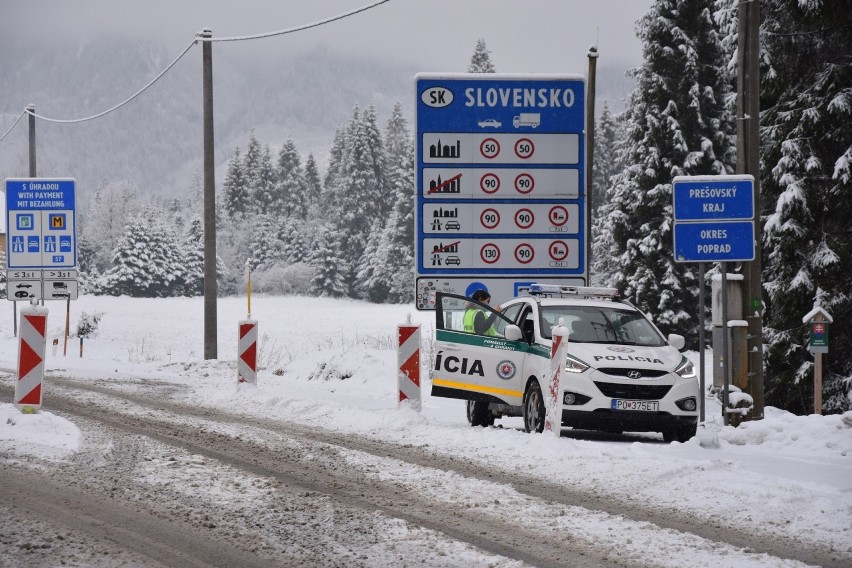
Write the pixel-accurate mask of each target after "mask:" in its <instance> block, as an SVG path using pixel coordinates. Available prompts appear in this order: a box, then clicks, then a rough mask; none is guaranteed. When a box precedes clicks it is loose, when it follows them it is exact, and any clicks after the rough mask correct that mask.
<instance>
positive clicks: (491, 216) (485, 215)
mask: <svg viewBox="0 0 852 568" xmlns="http://www.w3.org/2000/svg"><path fill="white" fill-rule="evenodd" d="M479 222H480V223H482V226H483V227H485V228H486V229H494V228H495V227H497V225H499V224H500V213H498V212H497V210H496V209H491V208H490V207H489V208H488V209H486V210H484V211H483V212H482V214H481V215H480V216H479Z"/></svg>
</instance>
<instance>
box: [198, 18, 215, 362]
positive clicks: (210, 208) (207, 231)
mask: <svg viewBox="0 0 852 568" xmlns="http://www.w3.org/2000/svg"><path fill="white" fill-rule="evenodd" d="M200 36H201V37H202V38H206V39H207V40H209V39H210V38H212V37H213V31H212V30H210V29H204V30H203V31H202V32H201V34H200ZM201 52H202V56H201V59H202V65H203V73H202V81H201V82H202V85H203V87H202V100H203V114H204V358H205V359H216V358H217V343H218V341H217V330H216V326H217V321H216V295H217V293H218V290H217V284H216V178H215V163H214V155H213V42H212V41H202V42H201Z"/></svg>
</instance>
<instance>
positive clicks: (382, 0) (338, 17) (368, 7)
mask: <svg viewBox="0 0 852 568" xmlns="http://www.w3.org/2000/svg"><path fill="white" fill-rule="evenodd" d="M387 2H390V0H378V1H377V2H373V3H372V4H368V5H366V6H362V7H360V8H356V9H354V10H350V11H349V12H344V13H342V14H338V15H336V16H332V17H330V18H326V19H324V20H320V21H317V22H313V23H310V24H305V25H302V26H297V27H294V28H289V29H286V30H279V31H275V32H268V33H263V34H254V35H248V36H238V37H222V38H212V37H210V38H208V37H202V36H201V34H200V32H199V33H196V34H195V37H194V38H193V40H192V42H191V43H190V44H189V45H188V46H186V49H184V50H183V51H182V52H181V54H180V55H178V56H177V57H176V58H175V59H174V61H172V62H171V63H169V65H168V66H167V67H166V68H165V69H163V70H162V71H161V72H160V73H159V74H158V75H157V76H156V77H154V78H153V79H152V80H151V81H150V82H149V83H148V84H147V85H145V86H144V87H142V88H141V89H139V90H138V91H136V92H135V93H134V94H133V95H131V96H130V97H128V98H127V99H125V100H124V101H122V102H120V103H118V104H117V105H115V106H113V107H112V108H109V109H107V110H105V111H103V112H99V113H98V114H93V115H92V116H87V117H85V118H73V119H61V118H51V117H48V116H44V115H41V114H37V113H35V112H33V111H31V110H30V109H29V108H27V109H25V110H24V111H23V112H22V113H21V114H20V115H19V116H18V118H17V120H15V122H14V124H12V126H11V127H9V130H7V131H6V133H5V134H3V136H0V142H2V141H3V139H5V138H6V137H7V136H8V135H9V133H10V132H11V131H12V130H13V129H14V128H15V126H17V124H18V122H20V121H21V118H23V116H24V115H25V114H31V115H33V116H34V117H36V118H38V119H41V120H44V121H47V122H56V123H61V124H75V123H79V122H86V121H89V120H94V119H96V118H100V117H102V116H105V115H107V114H109V113H111V112H113V111H115V110H118V109H120V108H121V107H123V106H124V105H126V104H128V103H129V102H130V101H132V100H133V99H135V98H136V97H138V96H139V95H141V94H142V93H144V92H145V91H146V90H148V89H149V88H150V87H151V86H152V85H154V83H156V82H157V81H159V80H160V78H161V77H162V76H163V75H165V74H166V73H167V72H168V71H169V70H170V69H171V68H172V67H174V66H175V65H176V64H177V62H178V61H180V60H181V58H183V56H184V55H186V54H187V52H189V50H190V49H191V48H192V46H193V45H195V44H196V43H198V42H199V41H210V42H213V41H244V40H251V39H262V38H267V37H273V36H278V35H285V34H291V33H294V32H298V31H302V30H307V29H311V28H316V27H319V26H323V25H325V24H330V23H332V22H336V21H338V20H342V19H344V18H348V17H350V16H354V15H355V14H360V13H361V12H366V11H367V10H371V9H373V8H375V7H377V6H380V5H382V4H386V3H387Z"/></svg>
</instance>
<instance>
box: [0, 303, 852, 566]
mask: <svg viewBox="0 0 852 568" xmlns="http://www.w3.org/2000/svg"><path fill="white" fill-rule="evenodd" d="M59 306H60V304H56V305H55V307H54V306H53V305H50V306H49V307H50V308H51V310H52V314H51V316H50V317H49V330H50V331H51V333H52V334H53V335H59V334H58V333H56V332H57V331H60V332H61V325H62V324H64V313H63V312H62V310H60V309H59ZM62 308H63V309H64V306H62ZM243 308H244V300H239V299H222V300H220V302H219V322H220V332H219V337H220V344H219V357H220V359H219V360H217V361H204V360H202V359H201V356H200V354H201V351H202V349H201V340H202V338H201V334H200V332H199V331H198V330H200V329H201V328H202V326H201V318H202V300H201V299H200V298H196V299H167V300H135V299H129V298H101V297H98V298H94V297H85V296H84V297H82V298H81V299H80V300H79V301H78V302H74V303H73V305H72V311H71V322H72V327H74V325H75V322H76V321H78V320H79V317H80V313H81V312H84V311H85V312H88V313H92V312H103V313H104V317H103V319H102V320H101V324H100V326H99V334H98V337H96V338H94V339H92V340H87V341H86V343H85V345H84V356H83V357H82V358H80V357H79V353H78V350H77V349H75V348H77V347H78V343H77V341H76V340H74V341H72V342H71V343H69V352H68V355H67V356H66V357H63V356H62V354H61V353H62V341H60V345H59V346H58V353H57V355H56V356H54V355H53V354H52V353H51V347H50V346H49V347H48V361H47V368H48V380H47V382H46V393H45V408H44V410H45V412H43V413H41V414H40V415H36V416H23V415H21V414H20V413H17V411H15V410H14V409H12V407H11V405H10V404H8V403H6V402H4V403H3V404H0V453H2V454H3V455H6V456H17V457H19V458H25V457H26V456H28V455H29V456H33V457H38V458H49V459H61V458H62V456H63V455H67V453H68V452H74V451H76V450H77V449H78V448H79V444H80V443H81V440H80V433H79V429H77V428H76V426H75V425H73V424H71V423H70V422H68V421H67V420H65V419H63V418H60V417H58V416H56V415H53V414H51V413H50V379H49V377H50V375H51V374H52V373H57V374H59V373H61V374H63V375H68V376H74V377H80V378H84V379H86V380H98V381H104V382H106V383H107V384H110V385H111V386H112V387H113V388H117V387H121V388H123V389H128V390H132V391H136V390H141V389H144V385H145V383H146V382H154V381H156V382H159V383H170V384H174V385H176V386H179V387H180V388H181V389H182V390H181V392H185V393H186V395H184V397H185V399H186V400H187V401H191V402H194V403H196V404H198V405H199V406H205V407H207V406H209V407H213V408H217V409H221V410H224V411H230V412H236V413H245V414H251V415H263V416H265V417H267V418H273V419H275V420H280V421H293V422H297V423H300V424H305V425H310V426H313V427H316V428H323V429H329V430H333V431H338V432H342V433H347V432H348V433H353V434H359V435H363V436H367V437H371V438H374V439H379V440H386V441H388V442H393V443H397V444H411V445H414V446H428V447H429V448H430V449H432V450H435V451H438V452H441V453H444V454H449V455H457V456H459V457H464V458H465V459H468V460H473V461H477V462H479V463H482V464H489V465H490V466H491V467H494V468H498V469H502V470H505V471H516V470H518V469H523V470H525V471H527V472H528V473H529V474H530V475H532V476H536V477H539V478H541V479H543V480H548V481H550V482H555V483H562V484H565V485H566V486H572V487H576V488H583V489H586V490H588V491H591V492H594V493H599V494H608V495H613V496H614V497H616V498H619V499H625V500H630V499H637V500H643V501H644V502H646V503H652V504H654V505H655V506H658V507H660V508H671V509H676V510H681V511H687V512H691V513H693V514H694V515H696V516H699V517H701V518H704V519H706V520H707V522H708V523H709V522H713V520H714V519H718V518H725V519H727V520H728V522H730V523H732V524H734V525H735V526H741V527H742V528H743V530H744V531H759V532H764V533H769V534H776V535H778V536H781V537H785V538H797V539H802V540H804V541H807V542H813V543H817V544H820V545H823V546H826V547H828V548H833V549H835V550H838V551H840V552H842V553H844V554H846V555H849V554H852V548H850V546H852V545H850V543H852V535H850V532H849V531H850V529H849V527H850V526H852V522H850V521H852V413H846V414H845V415H843V416H826V417H820V416H804V417H798V416H793V415H791V414H788V413H785V412H782V411H779V410H776V409H771V408H770V409H768V410H767V416H766V419H765V420H763V421H760V422H752V423H746V424H743V425H741V426H740V427H739V428H732V427H721V426H720V425H719V424H718V423H717V422H718V420H717V419H716V417H717V416H718V415H719V409H718V406H713V405H712V404H713V403H712V401H711V404H710V405H708V410H707V416H708V417H709V418H711V419H712V420H714V421H712V422H711V423H710V424H709V425H708V428H712V429H713V430H714V431H716V433H717V435H718V437H719V440H720V447H719V448H716V449H705V448H702V447H701V446H700V445H699V444H698V441H697V440H696V439H693V440H691V441H689V442H687V443H685V444H678V443H673V444H663V443H662V442H661V439H660V438H659V437H658V436H655V435H626V436H621V437H619V436H594V435H589V436H575V435H574V434H573V433H571V432H570V431H566V433H565V434H564V435H563V437H562V438H561V439H559V440H556V439H553V438H551V437H549V436H530V435H527V434H524V433H523V432H520V431H517V427H519V425H520V422H519V421H518V420H517V419H504V420H503V421H501V422H502V423H501V424H500V425H502V426H503V428H489V429H479V428H476V429H474V428H470V427H469V426H468V425H467V423H466V421H465V419H464V412H463V405H462V403H461V402H460V401H453V400H445V399H432V398H431V397H429V396H428V394H425V393H428V390H429V389H428V385H425V388H424V404H423V412H422V413H415V412H413V411H411V410H410V409H401V410H400V409H397V404H396V373H395V365H396V354H395V351H394V338H395V333H396V325H397V324H399V323H402V322H403V321H405V318H406V315H407V314H409V313H410V314H411V315H412V316H413V318H414V320H415V321H417V322H421V323H423V325H424V337H429V336H430V335H431V331H430V330H431V327H432V326H431V323H430V320H431V314H429V313H418V312H415V311H414V310H413V308H411V307H410V306H376V305H372V304H366V303H361V302H354V301H349V300H328V299H314V298H291V297H284V298H278V297H259V298H253V314H252V315H253V316H254V317H255V318H256V319H258V320H259V321H260V338H261V342H260V350H261V354H260V361H261V365H262V366H263V367H264V368H262V370H261V371H260V373H259V381H258V386H257V387H248V388H246V387H245V386H243V388H239V387H238V385H237V382H236V371H235V359H236V325H237V324H236V322H237V321H238V320H239V319H241V318H242V317H244V316H245V313H244V311H243ZM54 310H55V312H54ZM59 314H61V317H59ZM16 353H17V344H16V342H15V340H14V338H12V337H11V329H9V328H8V327H6V326H5V325H4V327H3V332H2V337H0V367H5V368H12V367H14V361H15V357H16ZM423 359H424V368H423V371H424V373H426V371H427V370H428V369H427V363H426V360H428V357H425V356H424V358H423ZM138 378H142V379H144V380H143V381H139V380H137V379H138ZM2 380H3V381H10V380H11V379H10V378H5V379H2ZM660 538H665V537H660ZM672 545H673V546H674V545H675V543H674V541H672Z"/></svg>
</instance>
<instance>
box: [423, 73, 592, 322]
mask: <svg viewBox="0 0 852 568" xmlns="http://www.w3.org/2000/svg"><path fill="white" fill-rule="evenodd" d="M416 84H417V186H418V197H417V220H416V236H415V239H416V242H415V246H416V255H417V263H416V266H417V307H418V309H433V308H434V294H435V291H443V292H452V293H458V294H466V293H468V292H469V291H470V290H471V289H472V287H476V286H480V287H486V288H488V289H489V290H490V291H491V293H492V295H493V296H495V299H499V300H503V299H506V298H508V297H511V296H513V295H515V293H516V290H517V288H518V287H520V286H527V285H528V284H529V283H530V282H536V281H541V282H545V281H547V282H555V283H562V284H575V285H576V284H584V283H585V282H586V278H587V274H588V271H587V268H586V258H585V238H584V234H585V227H586V223H587V215H586V202H585V191H584V184H585V168H584V160H585V148H584V144H585V134H584V121H585V102H584V101H585V82H584V80H583V78H582V77H580V76H568V75H505V74H496V73H468V74H420V75H418V76H417V77H416ZM498 294H501V295H500V296H498Z"/></svg>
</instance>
